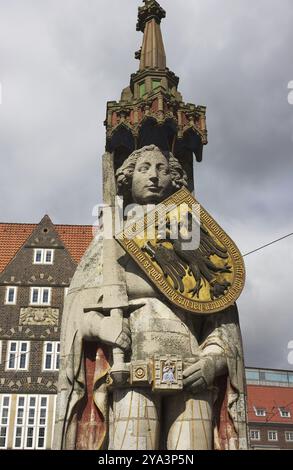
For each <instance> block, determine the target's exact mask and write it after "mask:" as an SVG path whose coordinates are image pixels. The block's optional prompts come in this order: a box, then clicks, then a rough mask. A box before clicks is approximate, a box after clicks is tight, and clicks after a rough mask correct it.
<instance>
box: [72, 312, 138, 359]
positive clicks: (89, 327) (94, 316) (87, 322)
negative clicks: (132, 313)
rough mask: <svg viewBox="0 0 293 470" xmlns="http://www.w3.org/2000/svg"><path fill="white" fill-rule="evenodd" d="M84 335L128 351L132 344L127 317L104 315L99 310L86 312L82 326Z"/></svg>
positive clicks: (89, 338)
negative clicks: (117, 317)
mask: <svg viewBox="0 0 293 470" xmlns="http://www.w3.org/2000/svg"><path fill="white" fill-rule="evenodd" d="M81 334H82V337H83V338H85V339H88V340H97V341H101V342H103V343H106V344H110V345H111V346H113V347H119V348H121V349H122V350H123V351H126V350H127V349H129V348H130V346H131V332H130V329H129V324H128V320H127V319H126V318H121V319H116V318H113V317H104V316H103V315H101V314H98V313H97V312H94V311H91V312H87V313H85V315H84V317H83V324H82V326H81Z"/></svg>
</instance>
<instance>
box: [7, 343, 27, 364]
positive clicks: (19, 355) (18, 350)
mask: <svg viewBox="0 0 293 470" xmlns="http://www.w3.org/2000/svg"><path fill="white" fill-rule="evenodd" d="M12 344H16V348H15V351H12V350H11V346H12ZM23 344H26V351H22V345H23ZM11 355H13V356H14V366H13V367H10V358H11ZM23 355H25V367H20V363H21V358H22V356H23ZM29 356H30V341H13V340H11V341H8V343H7V354H6V370H24V371H25V370H28V369H29Z"/></svg>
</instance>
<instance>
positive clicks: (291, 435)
mask: <svg viewBox="0 0 293 470" xmlns="http://www.w3.org/2000/svg"><path fill="white" fill-rule="evenodd" d="M285 439H286V442H293V432H291V431H286V432H285Z"/></svg>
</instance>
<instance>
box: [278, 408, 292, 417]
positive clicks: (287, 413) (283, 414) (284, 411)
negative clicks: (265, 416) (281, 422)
mask: <svg viewBox="0 0 293 470" xmlns="http://www.w3.org/2000/svg"><path fill="white" fill-rule="evenodd" d="M279 412H280V416H281V418H291V413H290V411H289V410H288V409H287V408H284V407H281V408H279Z"/></svg>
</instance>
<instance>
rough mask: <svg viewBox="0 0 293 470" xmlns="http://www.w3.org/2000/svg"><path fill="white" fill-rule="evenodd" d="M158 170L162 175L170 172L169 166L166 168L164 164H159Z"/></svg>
mask: <svg viewBox="0 0 293 470" xmlns="http://www.w3.org/2000/svg"><path fill="white" fill-rule="evenodd" d="M159 172H160V173H162V174H163V175H168V174H169V173H170V171H169V168H167V167H165V166H161V167H160V168H159Z"/></svg>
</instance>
